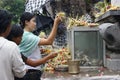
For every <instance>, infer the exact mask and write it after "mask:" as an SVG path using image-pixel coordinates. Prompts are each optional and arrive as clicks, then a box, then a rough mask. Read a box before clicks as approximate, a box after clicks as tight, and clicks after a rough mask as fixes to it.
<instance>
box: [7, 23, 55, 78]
mask: <svg viewBox="0 0 120 80" xmlns="http://www.w3.org/2000/svg"><path fill="white" fill-rule="evenodd" d="M22 35H23V29H22V28H21V26H20V25H17V24H14V25H13V26H12V28H11V32H10V33H9V35H8V37H7V39H8V40H10V41H13V42H15V43H16V44H17V45H19V44H20V42H21V40H22ZM21 55H22V59H23V61H24V62H25V63H26V64H27V65H30V66H32V67H36V66H39V65H41V64H42V63H41V59H38V60H31V59H29V58H27V57H25V56H24V55H23V54H22V53H21ZM55 56H56V53H51V54H49V55H48V56H45V57H44V58H43V60H44V61H45V62H46V61H47V60H49V59H51V58H54V57H55ZM33 71H34V73H33ZM30 72H32V74H30ZM36 74H37V75H36ZM40 76H41V71H40V70H32V69H28V72H27V74H26V75H25V76H24V80H32V79H34V80H39V79H40ZM22 79H23V78H22ZM16 80H19V79H17V78H16Z"/></svg>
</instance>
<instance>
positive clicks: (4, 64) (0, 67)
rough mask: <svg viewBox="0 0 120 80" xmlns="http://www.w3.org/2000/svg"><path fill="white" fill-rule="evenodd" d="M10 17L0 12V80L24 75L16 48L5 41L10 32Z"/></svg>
mask: <svg viewBox="0 0 120 80" xmlns="http://www.w3.org/2000/svg"><path fill="white" fill-rule="evenodd" d="M11 21H12V16H11V14H10V13H9V12H7V11H5V10H0V80H14V76H16V77H23V76H24V75H25V73H26V68H25V63H24V62H23V61H22V58H21V56H20V51H19V48H18V46H17V45H16V44H15V43H13V42H11V41H8V40H7V39H5V38H6V37H7V36H8V34H9V32H10V30H11Z"/></svg>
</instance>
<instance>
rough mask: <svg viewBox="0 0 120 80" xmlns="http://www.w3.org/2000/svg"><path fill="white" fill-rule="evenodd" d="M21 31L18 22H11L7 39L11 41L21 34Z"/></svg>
mask: <svg viewBox="0 0 120 80" xmlns="http://www.w3.org/2000/svg"><path fill="white" fill-rule="evenodd" d="M23 32H24V31H23V29H22V28H21V26H20V25H19V24H13V25H12V28H11V32H10V33H9V35H8V37H7V39H8V40H10V41H12V39H13V38H15V37H19V36H22V35H23Z"/></svg>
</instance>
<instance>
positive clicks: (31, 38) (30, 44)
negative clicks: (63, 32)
mask: <svg viewBox="0 0 120 80" xmlns="http://www.w3.org/2000/svg"><path fill="white" fill-rule="evenodd" d="M35 20H36V19H35V15H34V14H32V13H29V12H24V13H23V14H22V16H21V18H20V24H21V26H22V28H23V29H24V33H23V37H22V41H21V43H20V45H19V47H20V51H21V52H22V53H23V54H24V55H25V56H26V57H28V58H30V59H32V60H37V59H41V64H43V63H45V62H46V60H45V59H44V58H41V52H40V49H39V46H40V45H51V44H52V43H53V41H54V38H55V35H56V32H57V27H58V24H59V23H60V22H61V18H60V17H59V16H57V17H56V18H55V21H54V25H53V29H52V31H51V33H50V35H49V36H48V38H47V39H44V38H40V37H38V36H36V35H34V34H33V33H32V31H33V30H34V29H35V27H36V21H35ZM53 55H57V54H53ZM48 58H49V57H48ZM27 68H28V69H37V70H39V69H41V66H37V67H31V66H27Z"/></svg>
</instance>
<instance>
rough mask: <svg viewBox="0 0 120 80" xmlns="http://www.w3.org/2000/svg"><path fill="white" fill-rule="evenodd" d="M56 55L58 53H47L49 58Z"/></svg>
mask: <svg viewBox="0 0 120 80" xmlns="http://www.w3.org/2000/svg"><path fill="white" fill-rule="evenodd" d="M56 56H57V53H50V54H48V55H47V57H48V58H49V59H52V58H54V57H56Z"/></svg>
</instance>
